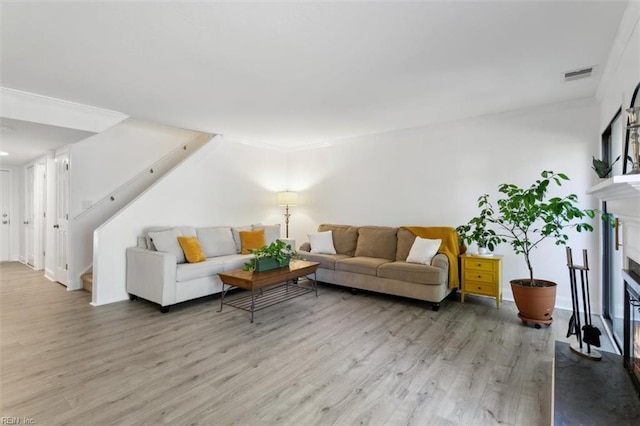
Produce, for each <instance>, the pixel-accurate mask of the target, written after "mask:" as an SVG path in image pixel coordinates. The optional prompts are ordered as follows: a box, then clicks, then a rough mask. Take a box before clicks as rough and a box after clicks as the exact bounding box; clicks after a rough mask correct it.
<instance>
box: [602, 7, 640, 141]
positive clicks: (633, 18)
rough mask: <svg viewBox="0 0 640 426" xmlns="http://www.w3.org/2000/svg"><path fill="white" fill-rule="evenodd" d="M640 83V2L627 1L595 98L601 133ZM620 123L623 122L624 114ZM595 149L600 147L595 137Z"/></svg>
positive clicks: (626, 106) (623, 107) (624, 107)
mask: <svg viewBox="0 0 640 426" xmlns="http://www.w3.org/2000/svg"><path fill="white" fill-rule="evenodd" d="M639 82H640V2H629V4H628V6H627V10H626V11H625V14H624V17H623V20H622V24H621V25H620V29H619V31H618V35H617V37H616V40H615V42H614V46H613V49H612V51H611V54H610V56H609V59H608V61H607V64H606V65H605V68H604V72H603V75H602V79H601V81H600V84H599V85H598V90H597V95H596V98H597V100H598V103H599V105H600V120H599V126H600V127H599V128H600V134H602V132H604V130H605V129H606V128H607V126H608V125H609V123H610V122H611V120H612V119H613V116H614V114H615V113H616V112H617V111H618V109H619V108H620V107H622V110H623V114H624V110H625V109H626V108H629V106H631V97H632V95H633V90H634V89H635V87H636V85H637V84H638V83H639ZM623 122H624V123H625V125H626V122H627V120H626V117H624V120H623ZM597 142H598V145H597V147H596V148H597V149H598V150H599V149H600V144H599V142H600V140H599V139H598V141H597Z"/></svg>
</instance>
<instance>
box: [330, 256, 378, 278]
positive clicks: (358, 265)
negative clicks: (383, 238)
mask: <svg viewBox="0 0 640 426" xmlns="http://www.w3.org/2000/svg"><path fill="white" fill-rule="evenodd" d="M389 262H390V260H389V259H381V258H378V257H364V256H361V257H348V258H346V259H340V260H336V263H335V269H336V271H345V272H353V273H355V274H362V275H371V276H373V277H375V276H377V275H378V267H379V266H380V265H383V264H385V263H389Z"/></svg>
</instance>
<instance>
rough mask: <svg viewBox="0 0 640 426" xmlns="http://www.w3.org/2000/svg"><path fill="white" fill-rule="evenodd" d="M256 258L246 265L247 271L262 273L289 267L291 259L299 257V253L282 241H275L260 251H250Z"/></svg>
mask: <svg viewBox="0 0 640 426" xmlns="http://www.w3.org/2000/svg"><path fill="white" fill-rule="evenodd" d="M249 253H250V254H253V255H254V256H255V257H254V258H253V259H251V260H250V261H248V262H247V263H245V264H244V268H243V269H244V270H245V271H256V272H262V271H266V270H269V269H275V268H282V267H285V266H288V265H289V261H290V260H291V259H295V258H297V257H298V253H297V252H296V251H295V250H294V249H293V247H291V244H287V243H285V242H284V241H281V240H275V241H274V242H272V243H271V244H269V245H265V246H262V247H260V248H258V249H249Z"/></svg>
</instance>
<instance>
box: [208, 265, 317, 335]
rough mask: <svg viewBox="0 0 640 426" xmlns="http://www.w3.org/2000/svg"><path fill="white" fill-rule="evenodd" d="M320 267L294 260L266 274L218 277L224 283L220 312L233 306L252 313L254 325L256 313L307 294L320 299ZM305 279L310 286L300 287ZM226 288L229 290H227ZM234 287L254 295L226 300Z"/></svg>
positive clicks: (241, 272) (238, 273)
mask: <svg viewBox="0 0 640 426" xmlns="http://www.w3.org/2000/svg"><path fill="white" fill-rule="evenodd" d="M318 265H320V263H318V262H308V261H306V260H292V261H291V263H290V264H289V266H285V267H283V268H278V269H272V270H270V271H265V272H255V271H245V270H243V269H234V270H232V271H227V272H221V273H220V274H218V275H219V276H220V280H222V295H221V296H220V310H219V311H218V312H222V306H223V305H229V306H233V307H234V308H238V309H242V310H244V311H248V312H251V322H252V323H253V313H254V312H255V311H259V310H261V309H264V308H267V307H269V306H273V305H275V304H276V303H280V302H284V301H286V300H289V299H293V298H294V297H298V296H302V295H303V294H307V293H315V294H316V297H318V285H317V283H316V270H317V269H318ZM311 275H313V278H311ZM302 277H307V279H308V280H309V281H310V282H311V286H310V287H305V286H301V285H300V281H298V278H302ZM225 285H228V286H229V287H228V288H227V289H225ZM234 287H237V288H242V289H244V290H250V291H251V294H250V295H246V296H242V297H237V298H234V299H233V300H231V301H225V300H224V296H225V295H226V293H227V292H228V291H229V290H231V289H232V288H234Z"/></svg>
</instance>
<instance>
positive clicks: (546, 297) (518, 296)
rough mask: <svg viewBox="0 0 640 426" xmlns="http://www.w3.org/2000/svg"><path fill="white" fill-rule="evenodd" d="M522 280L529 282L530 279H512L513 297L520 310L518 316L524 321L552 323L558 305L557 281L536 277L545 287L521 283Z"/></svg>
mask: <svg viewBox="0 0 640 426" xmlns="http://www.w3.org/2000/svg"><path fill="white" fill-rule="evenodd" d="M522 282H525V283H526V282H529V279H518V280H512V281H511V291H512V292H513V299H514V300H515V302H516V306H517V307H518V311H520V313H519V314H518V317H520V319H521V320H522V322H524V323H527V322H532V323H535V324H547V325H549V324H551V323H552V322H553V318H552V317H551V314H553V308H554V307H555V305H556V287H557V285H556V283H554V282H552V281H546V280H538V279H536V282H537V283H538V284H543V285H544V287H531V286H527V285H521V284H520V283H522Z"/></svg>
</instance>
